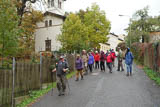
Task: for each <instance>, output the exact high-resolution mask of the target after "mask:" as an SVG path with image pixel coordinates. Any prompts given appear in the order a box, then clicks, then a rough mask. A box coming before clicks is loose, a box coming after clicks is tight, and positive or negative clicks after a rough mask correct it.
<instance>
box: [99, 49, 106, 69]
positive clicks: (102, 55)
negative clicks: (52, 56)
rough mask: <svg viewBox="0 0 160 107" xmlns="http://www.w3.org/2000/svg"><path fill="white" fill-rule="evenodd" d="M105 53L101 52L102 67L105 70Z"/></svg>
mask: <svg viewBox="0 0 160 107" xmlns="http://www.w3.org/2000/svg"><path fill="white" fill-rule="evenodd" d="M105 58H106V57H105V54H104V52H103V51H102V52H101V56H100V68H101V71H105Z"/></svg>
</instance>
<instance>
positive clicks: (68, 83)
mask: <svg viewBox="0 0 160 107" xmlns="http://www.w3.org/2000/svg"><path fill="white" fill-rule="evenodd" d="M65 78H66V83H67V86H68V94H69V93H70V91H71V89H70V85H69V82H68V79H67V77H65Z"/></svg>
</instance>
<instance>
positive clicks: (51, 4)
mask: <svg viewBox="0 0 160 107" xmlns="http://www.w3.org/2000/svg"><path fill="white" fill-rule="evenodd" d="M64 1H66V0H47V1H46V2H47V7H48V9H47V11H46V12H45V13H44V20H43V22H39V23H37V26H38V28H37V30H36V32H35V51H36V52H40V51H58V50H59V49H60V48H61V44H60V42H59V41H57V36H58V35H59V34H61V27H62V24H63V22H64V19H65V16H64V14H65V12H64V10H63V4H64Z"/></svg>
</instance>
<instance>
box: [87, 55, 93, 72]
mask: <svg viewBox="0 0 160 107" xmlns="http://www.w3.org/2000/svg"><path fill="white" fill-rule="evenodd" d="M93 64H94V57H93V55H92V54H91V53H89V58H88V67H89V70H90V72H91V73H92V67H93Z"/></svg>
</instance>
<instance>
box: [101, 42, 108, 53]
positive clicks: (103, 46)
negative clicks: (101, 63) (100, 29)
mask: <svg viewBox="0 0 160 107" xmlns="http://www.w3.org/2000/svg"><path fill="white" fill-rule="evenodd" d="M109 49H110V44H108V43H100V51H103V52H106V51H107V50H109Z"/></svg>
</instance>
